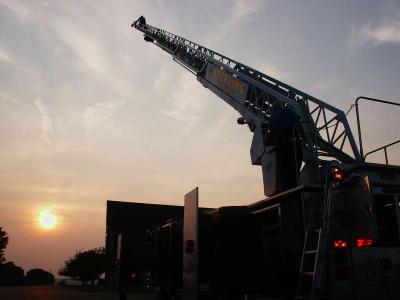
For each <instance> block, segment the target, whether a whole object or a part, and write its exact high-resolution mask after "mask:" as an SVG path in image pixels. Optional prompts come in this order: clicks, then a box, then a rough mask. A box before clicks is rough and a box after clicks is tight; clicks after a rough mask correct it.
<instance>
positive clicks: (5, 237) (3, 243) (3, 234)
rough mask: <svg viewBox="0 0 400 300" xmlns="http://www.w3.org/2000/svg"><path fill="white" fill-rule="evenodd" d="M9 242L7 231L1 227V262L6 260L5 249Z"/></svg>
mask: <svg viewBox="0 0 400 300" xmlns="http://www.w3.org/2000/svg"><path fill="white" fill-rule="evenodd" d="M7 244H8V235H7V233H6V232H5V231H4V230H3V229H2V228H1V227H0V264H1V263H2V262H3V261H5V260H6V259H5V258H4V250H5V249H6V247H7Z"/></svg>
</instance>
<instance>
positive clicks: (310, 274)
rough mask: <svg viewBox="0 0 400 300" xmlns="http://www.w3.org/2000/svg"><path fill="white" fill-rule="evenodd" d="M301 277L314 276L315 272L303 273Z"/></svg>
mask: <svg viewBox="0 0 400 300" xmlns="http://www.w3.org/2000/svg"><path fill="white" fill-rule="evenodd" d="M301 275H307V276H314V272H301Z"/></svg>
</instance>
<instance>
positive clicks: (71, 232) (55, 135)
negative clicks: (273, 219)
mask: <svg viewBox="0 0 400 300" xmlns="http://www.w3.org/2000/svg"><path fill="white" fill-rule="evenodd" d="M141 14H143V15H144V16H145V17H146V18H147V21H148V23H150V24H152V25H154V26H157V27H161V28H163V29H166V30H168V31H170V32H174V33H176V34H178V35H181V36H184V37H186V38H188V39H190V40H192V41H194V42H197V43H199V44H202V45H205V46H207V47H209V48H212V49H214V50H216V51H218V52H220V53H223V54H225V55H227V56H229V57H232V58H234V59H237V60H239V61H241V62H243V63H245V64H247V65H249V66H252V67H254V68H255V69H258V70H260V71H262V72H264V73H266V74H269V75H271V76H274V77H276V78H277V79H280V80H282V81H285V82H287V83H289V84H291V85H293V86H295V87H296V88H298V89H300V90H303V91H305V92H308V93H310V94H312V95H314V96H316V97H317V98H320V99H321V100H324V101H326V102H328V103H330V104H332V105H333V106H336V107H338V108H340V109H342V110H345V111H347V109H348V108H349V107H350V105H351V104H352V103H353V102H354V100H355V98H356V97H357V96H359V95H365V96H370V97H378V98H383V99H388V100H393V101H400V82H399V79H400V2H399V1H397V0H393V1H376V0H369V1H368V0H358V1H348V0H343V1H320V0H301V1H289V0H288V1H278V0H275V1H273V0H270V1H256V0H238V1H228V0H226V1H216V0H207V1H161V0H160V1H149V0H144V1H138V0H135V1H127V0H125V1H122V0H121V1H115V0H113V1H95V0H93V1H82V0H80V1H78V0H74V1H73V0H71V1H65V0H63V1H61V0H60V1H57V0H54V1H39V0H37V1H33V0H25V1H18V0H0V78H1V80H0V143H1V145H0V168H1V172H0V227H3V229H4V230H6V231H7V233H8V234H9V235H10V243H9V246H8V248H7V250H6V259H7V260H8V261H13V262H14V263H16V264H17V265H20V266H22V267H23V268H24V269H25V271H27V270H29V269H30V268H33V267H40V268H44V269H46V270H51V271H52V272H53V273H54V274H55V273H56V272H57V270H58V269H59V268H60V267H61V266H62V263H63V260H65V259H66V258H67V257H68V256H71V255H72V254H73V253H74V252H75V250H78V249H88V248H93V247H98V246H101V245H104V239H105V208H106V200H107V199H112V200H120V201H132V202H146V203H163V204H179V205H181V204H182V203H183V195H184V194H185V193H186V192H188V191H189V190H191V189H192V188H193V187H195V186H199V188H200V205H202V206H209V207H218V206H223V205H238V204H246V203H251V202H254V201H257V200H261V199H262V198H263V189H262V178H261V170H260V168H259V167H255V166H251V163H250V156H249V149H250V142H251V138H252V136H251V133H250V132H249V131H248V130H247V128H246V127H244V126H238V125H237V124H236V119H237V117H238V114H237V113H236V112H235V111H233V109H231V108H230V107H229V106H227V105H226V104H225V103H224V102H223V101H222V100H220V99H219V98H217V97H216V96H214V95H213V94H212V93H211V92H210V91H208V90H206V89H205V88H203V87H202V86H201V85H200V84H199V83H198V82H197V81H196V79H195V77H194V76H192V75H191V74H189V73H188V72H186V71H185V70H184V69H183V68H181V67H180V66H179V65H177V64H176V63H174V62H173V61H172V59H171V58H170V57H169V56H168V55H167V54H166V53H165V52H162V51H161V50H160V49H158V48H157V47H154V46H152V45H150V44H149V43H145V42H144V41H143V38H142V36H141V34H140V32H138V31H136V30H134V29H132V28H131V27H130V24H131V22H132V21H133V20H134V19H137V17H139V16H140V15H141ZM399 112H400V110H399V109H397V108H393V107H381V106H378V105H375V104H367V103H362V104H361V113H362V122H363V124H364V125H365V126H364V136H365V145H364V146H365V149H366V150H372V149H374V148H377V147H379V146H381V145H383V144H385V143H389V142H391V141H393V140H395V139H398V138H399V134H398V130H399V125H400V121H399V120H400V118H399V117H398V116H399ZM354 120H355V114H354V110H353V111H351V112H350V114H349V121H350V123H351V125H352V126H353V132H354V134H355V135H356V131H355V127H354V124H355V123H354ZM399 148H400V147H397V148H395V149H394V150H393V151H392V152H390V153H389V158H390V159H391V158H393V160H392V161H393V162H395V163H400V155H399V154H398V150H399ZM396 151H397V154H396V153H395V152H396ZM43 210H46V211H47V212H51V213H53V214H55V216H56V218H57V222H56V224H55V226H54V227H53V228H52V229H44V228H43V227H41V226H40V224H39V214H40V212H42V214H43Z"/></svg>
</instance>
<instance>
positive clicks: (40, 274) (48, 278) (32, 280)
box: [25, 269, 54, 285]
mask: <svg viewBox="0 0 400 300" xmlns="http://www.w3.org/2000/svg"><path fill="white" fill-rule="evenodd" d="M25 284H26V285H53V284H54V275H53V274H51V273H49V272H47V271H45V270H42V269H32V270H29V271H28V272H26V276H25Z"/></svg>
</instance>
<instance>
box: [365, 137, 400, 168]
mask: <svg viewBox="0 0 400 300" xmlns="http://www.w3.org/2000/svg"><path fill="white" fill-rule="evenodd" d="M398 143H400V140H397V141H395V142H393V143H390V144H387V145H385V146H383V147H380V148H378V149H375V150H372V151H370V152H368V153H367V154H365V156H364V161H365V159H366V157H367V156H368V155H370V154H372V153H375V152H378V151H380V150H382V149H383V151H384V152H385V161H386V164H387V165H388V164H389V160H388V156H387V151H386V149H387V148H389V147H390V146H393V145H395V144H398Z"/></svg>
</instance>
